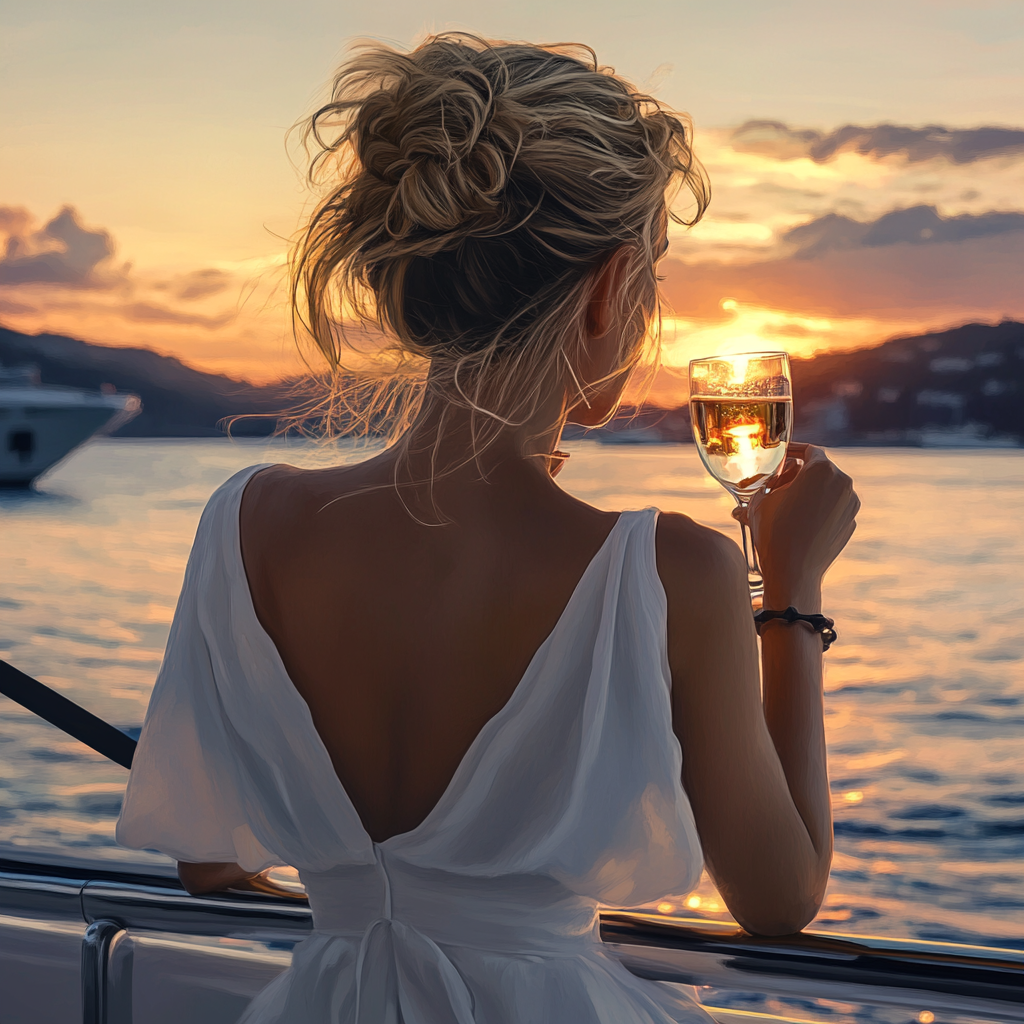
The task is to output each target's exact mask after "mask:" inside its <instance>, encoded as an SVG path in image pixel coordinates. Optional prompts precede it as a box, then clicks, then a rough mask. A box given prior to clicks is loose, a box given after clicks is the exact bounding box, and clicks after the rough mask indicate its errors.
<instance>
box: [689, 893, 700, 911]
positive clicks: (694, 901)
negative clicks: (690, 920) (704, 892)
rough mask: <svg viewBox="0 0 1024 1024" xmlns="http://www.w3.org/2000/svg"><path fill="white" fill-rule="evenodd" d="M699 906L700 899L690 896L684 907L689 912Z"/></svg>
mask: <svg viewBox="0 0 1024 1024" xmlns="http://www.w3.org/2000/svg"><path fill="white" fill-rule="evenodd" d="M700 904H701V898H700V897H699V896H691V897H690V898H689V899H688V900H687V901H686V905H687V906H688V907H689V908H690V909H691V910H696V909H697V908H698V907H699V906H700Z"/></svg>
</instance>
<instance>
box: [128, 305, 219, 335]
mask: <svg viewBox="0 0 1024 1024" xmlns="http://www.w3.org/2000/svg"><path fill="white" fill-rule="evenodd" d="M121 312H122V314H123V315H124V317H125V318H126V319H128V320H134V321H135V322H136V323H147V324H179V325H181V326H184V327H205V328H206V329H207V330H211V331H212V330H216V329H217V328H218V327H223V326H225V324H229V323H230V322H231V321H232V320H233V319H234V318H235V313H234V312H231V313H222V314H221V315H220V316H203V315H202V314H201V313H182V312H180V311H178V310H176V309H168V308H167V307H166V306H158V305H155V304H154V303H152V302H132V303H130V304H129V305H127V306H124V307H123V308H122V310H121Z"/></svg>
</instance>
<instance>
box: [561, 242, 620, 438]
mask: <svg viewBox="0 0 1024 1024" xmlns="http://www.w3.org/2000/svg"><path fill="white" fill-rule="evenodd" d="M634 258H635V250H634V249H633V247H632V246H628V245H623V246H619V248H618V249H616V250H615V251H614V252H613V253H612V254H611V255H610V256H609V257H608V258H607V259H606V260H605V262H604V263H603V264H602V265H601V268H600V270H599V271H598V272H597V274H596V275H595V276H594V280H593V284H592V286H591V289H590V295H589V297H588V300H587V307H586V321H585V324H584V331H583V337H582V338H581V339H580V345H579V347H578V349H577V351H576V352H575V354H574V356H575V357H574V358H572V359H571V361H570V364H569V369H570V371H571V375H570V380H569V381H568V382H567V384H568V398H569V402H570V409H569V421H570V422H572V423H578V424H580V425H581V426H587V427H592V426H599V425H600V424H602V423H604V422H606V421H607V420H608V419H609V418H610V417H611V416H612V414H613V413H614V412H615V409H616V407H617V406H618V404H619V399H620V397H621V395H622V389H623V387H625V384H626V379H627V377H628V376H629V375H628V373H625V372H619V371H620V370H621V367H620V365H619V360H620V359H621V358H622V337H623V334H624V333H625V331H627V330H629V329H630V326H631V324H630V323H629V319H630V318H629V316H628V313H627V310H628V306H629V303H628V302H627V301H625V296H624V295H623V292H624V290H625V285H626V279H627V277H628V274H629V265H630V261H631V260H632V259H634ZM566 358H567V359H570V357H569V356H567V357H566ZM572 378H574V379H572Z"/></svg>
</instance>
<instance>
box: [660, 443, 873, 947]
mask: <svg viewBox="0 0 1024 1024" xmlns="http://www.w3.org/2000/svg"><path fill="white" fill-rule="evenodd" d="M793 451H794V454H795V455H797V456H799V457H802V458H804V459H805V462H804V464H803V466H802V467H797V466H795V465H790V466H789V468H788V470H787V472H786V473H785V474H784V475H783V477H782V478H781V479H780V481H779V483H778V484H777V485H776V487H775V488H773V490H772V492H771V493H770V494H767V495H759V497H758V500H757V501H756V502H755V503H752V505H751V509H750V522H751V527H752V530H753V533H754V537H755V541H756V543H757V548H758V553H759V556H760V557H761V564H762V567H763V568H764V571H765V585H766V589H765V607H771V608H775V607H778V608H786V607H788V606H789V605H794V606H795V607H797V608H798V610H800V611H801V612H815V611H818V610H820V603H821V597H820V588H821V578H822V576H823V575H824V572H825V569H827V567H828V565H829V564H831V562H832V560H833V559H834V558H835V556H836V555H837V554H838V553H839V551H840V550H842V547H843V545H845V543H846V541H847V540H848V539H849V536H850V534H851V533H852V532H853V517H854V516H855V515H856V511H857V508H858V507H859V503H858V502H857V498H856V495H854V494H853V489H852V484H851V482H850V480H849V478H847V477H845V476H844V475H843V474H841V473H840V472H839V470H838V469H836V467H835V466H834V465H833V464H832V463H831V462H829V460H828V459H827V458H826V457H825V455H824V453H823V452H821V451H820V450H819V449H812V448H805V447H804V446H793ZM658 570H659V573H660V575H661V578H662V582H663V583H664V585H665V590H666V594H667V595H668V607H669V623H668V625H669V663H670V666H671V669H672V690H673V725H674V728H675V731H676V734H677V736H678V737H679V740H680V743H681V745H682V748H683V784H684V786H685V788H686V791H687V794H688V795H689V798H690V802H691V804H692V806H693V810H694V815H695V818H696V821H697V828H698V831H699V833H700V837H701V843H702V846H703V848H704V856H705V860H706V862H707V866H708V871H709V872H710V874H711V876H712V877H713V878H714V880H715V883H716V884H717V885H718V888H719V891H720V892H721V893H722V896H723V898H724V899H725V901H726V904H727V905H728V907H729V909H730V911H732V913H733V915H734V916H735V917H736V919H737V920H738V921H739V922H740V924H742V925H743V927H744V928H746V929H747V930H748V931H751V932H754V933H759V934H786V933H788V932H794V931H798V930H799V929H800V928H802V927H804V926H805V925H806V924H807V923H808V922H809V921H810V920H811V919H812V918H813V917H814V915H815V914H816V913H817V910H818V907H819V906H820V905H821V900H822V898H823V896H824V891H825V885H826V883H827V881H828V872H829V867H830V864H831V857H832V820H831V806H830V799H829V790H828V776H827V771H826V762H825V743H824V726H823V709H822V690H821V637H820V636H819V635H817V634H815V633H812V632H810V630H809V629H808V628H807V627H805V626H802V625H800V624H795V625H792V626H786V625H783V624H781V623H771V624H769V625H768V626H766V627H765V629H764V630H763V641H762V648H763V652H762V653H763V657H762V666H763V672H764V692H763V699H762V692H761V686H760V681H759V678H758V677H759V673H758V654H757V640H756V634H755V631H754V625H753V619H752V614H751V609H750V598H749V593H748V589H747V584H746V568H745V565H744V562H743V558H742V556H741V555H740V553H739V549H738V548H737V546H736V545H735V544H733V543H732V542H731V541H729V540H727V539H726V538H725V537H723V536H722V535H721V534H719V533H717V532H715V531H713V530H707V529H705V528H703V527H700V526H697V525H696V524H694V523H693V522H692V521H690V520H689V519H687V518H686V517H684V516H673V515H670V516H663V517H662V521H661V523H660V524H659V531H658Z"/></svg>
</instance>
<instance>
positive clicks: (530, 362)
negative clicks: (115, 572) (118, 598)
mask: <svg viewBox="0 0 1024 1024" xmlns="http://www.w3.org/2000/svg"><path fill="white" fill-rule="evenodd" d="M310 138H311V139H312V140H313V143H314V145H315V146H317V147H318V155H317V158H316V160H315V162H314V174H315V175H316V177H317V179H318V180H319V181H320V182H322V183H324V184H325V195H324V198H323V200H322V202H321V203H320V205H319V206H318V208H317V210H316V212H315V214H314V215H313V217H312V219H311V221H310V223H309V225H308V227H307V229H306V231H305V234H304V237H303V240H302V242H301V244H300V245H299V247H298V250H297V253H296V258H295V281H296V302H297V307H296V308H297V310H298V313H299V317H300V319H301V320H302V321H303V323H304V324H305V325H306V326H307V327H308V329H309V332H310V334H311V336H312V338H313V339H314V340H315V342H316V343H317V345H318V346H319V347H320V349H321V350H322V352H323V353H324V354H325V355H326V357H327V359H328V360H329V362H330V364H331V366H332V368H333V371H334V374H335V378H336V380H337V383H338V388H339V390H338V391H337V393H336V394H335V395H334V396H333V398H332V399H331V402H332V403H333V406H334V409H335V411H337V410H339V409H340V410H341V415H342V418H345V417H347V420H348V423H349V425H352V423H353V422H356V421H358V422H362V423H363V424H364V425H365V424H369V425H371V426H372V427H374V428H377V429H379V428H381V427H382V426H388V425H390V426H391V427H392V428H393V429H394V432H395V434H396V435H397V436H396V437H394V439H393V443H392V444H391V445H390V446H389V447H387V449H386V450H384V451H383V452H382V453H381V454H379V455H377V456H375V457H374V458H370V459H368V460H367V461H365V462H362V463H360V464H358V465H344V466H338V467H336V468H333V469H325V470H316V471H300V470H296V469H293V468H291V467H287V466H266V467H260V466H254V467H252V468H250V469H248V470H245V471H244V472H242V473H240V474H238V475H237V476H235V477H234V478H232V479H231V480H229V481H228V482H227V483H226V484H225V485H224V486H223V487H221V488H220V490H219V491H218V492H217V493H216V494H215V495H214V497H213V498H212V499H211V501H210V503H209V506H208V507H207V509H206V512H205V513H204V515H203V518H202V521H201V523H200V526H199V531H198V534H197V537H196V541H195V546H194V548H193V552H192V556H191V559H190V561H189V566H188V570H187V572H186V577H185V584H184V589H183V591H182V595H181V600H180V602H179V605H178V610H177V613H176V616H175V620H174V624H173V626H172V629H171V635H170V639H169V643H168V648H167V653H166V657H165V660H164V665H163V668H162V670H161V673H160V677H159V679H158V682H157V685H156V689H155V691H154V694H153V698H152V701H151V704H150V708H149V713H148V715H147V718H146V724H145V728H144V729H143V732H142V737H141V740H140V743H139V748H138V753H137V755H136V759H135V767H134V769H133V771H132V774H131V779H130V782H129V786H128V793H127V797H126V800H125V804H124V810H123V812H122V815H121V820H120V822H119V826H118V838H119V840H120V841H121V842H122V843H124V844H125V845H128V846H132V847H148V848H156V849H159V850H163V851H165V852H167V853H168V854H170V855H171V856H173V857H175V858H176V859H177V860H178V861H179V873H180V876H181V879H182V881H183V883H184V884H185V886H186V887H187V888H188V889H189V891H191V892H194V893H201V892H209V891H214V890H217V889H222V888H225V887H228V886H236V887H237V886H242V887H245V886H250V887H259V886H260V885H261V884H262V882H261V878H260V873H261V872H263V871H264V870H265V869H267V868H268V867H269V866H272V865H275V864H292V865H295V866H296V867H297V868H298V870H299V873H300V876H301V878H302V881H303V882H304V883H305V886H306V889H307V891H308V894H309V901H310V905H311V907H312V912H313V920H314V925H315V931H314V933H313V935H312V936H311V937H310V938H309V939H307V940H306V941H305V942H303V943H302V944H301V945H300V946H299V947H297V948H296V950H295V955H294V961H293V966H292V967H291V969H290V970H289V971H287V972H286V973H285V974H284V975H282V976H281V977H280V978H279V979H278V980H277V981H275V982H274V983H273V984H272V985H271V986H270V987H269V988H268V989H267V990H265V991H264V992H263V993H262V994H261V995H260V996H259V997H257V999H256V1000H255V1001H254V1003H253V1005H252V1006H251V1007H250V1009H249V1011H248V1014H247V1016H246V1018H245V1020H246V1021H249V1022H257V1021H258V1022H296V1024H298V1022H302V1024H320V1022H324V1024H326V1022H334V1024H341V1022H346V1024H348V1022H353V1024H355V1022H358V1024H386V1022H387V1024H390V1022H399V1021H406V1022H409V1024H413V1022H415V1024H435V1022H436V1024H441V1022H445V1024H448V1022H458V1024H470V1022H476V1024H513V1022H518V1024H538V1022H556V1021H557V1022H563V1021H564V1022H568V1024H592V1022H593V1024H596V1022H606V1024H633V1022H636V1024H640V1022H659V1024H666V1022H671V1021H677V1022H678V1021H690V1020H703V1019H706V1015H705V1014H704V1012H703V1011H702V1010H701V1009H700V1008H699V1006H698V1005H697V1004H696V1003H695V1002H694V1001H693V1000H691V999H690V998H689V997H688V996H687V995H685V994H683V993H682V990H680V989H676V988H671V987H669V986H665V985H660V984H658V983H656V982H649V981H643V980H640V979H638V978H635V977H634V976H632V975H630V974H629V973H628V972H627V971H626V970H625V969H624V968H622V967H621V966H620V965H619V964H618V963H617V962H616V961H615V960H614V958H612V957H611V956H609V955H607V954H606V953H605V952H604V951H603V950H602V946H601V943H600V940H599V937H598V933H597V930H596V929H597V921H598V916H597V911H598V907H599V906H613V907H614V906H617V907H625V906H631V905H636V904H639V903H644V902H647V901H651V900H656V899H658V898H659V897H663V896H665V895H666V894H674V895H678V894H682V893H685V892H686V891H688V890H689V889H690V888H692V887H693V886H694V885H695V884H696V882H697V879H698V877H699V875H700V871H701V867H702V866H703V865H704V864H706V865H707V867H708V870H709V871H710V872H711V874H712V876H713V877H714V879H715V882H716V883H717V885H718V887H719V889H720V891H721V893H722V895H723V897H724V898H725V901H726V903H727V904H728V906H729V909H730V910H731V911H732V912H733V914H735V916H736V918H737V919H738V920H739V921H740V922H741V923H742V924H743V926H744V927H745V928H747V929H748V930H750V931H752V932H755V933H762V934H769V935H771V934H779V933H787V932H793V931H796V930H798V929H800V928H802V927H803V926H804V925H806V924H807V923H808V922H809V921H810V920H811V919H812V918H813V917H814V914H815V913H816V911H817V908H818V906H819V904H820V902H821V899H822V895H823V893H824V890H825V884H826V881H827V879H828V872H829V864H830V860H831V850H832V827H831V817H830V810H829V793H828V782H827V777H826V766H825V744H824V736H823V728H822V691H821V650H822V641H821V637H820V636H818V635H816V634H815V633H813V632H811V631H810V630H809V629H808V628H806V627H805V626H804V625H803V624H800V623H796V624H787V623H785V622H782V621H775V622H771V623H768V624H766V626H765V627H764V635H763V653H762V655H761V658H762V663H761V674H762V675H763V680H764V693H763V698H762V693H761V686H760V682H759V671H758V668H759V666H758V648H757V643H756V638H755V632H754V624H753V622H752V619H751V612H750V603H749V599H748V596H747V587H746V575H745V569H744V563H743V560H742V557H741V556H740V554H739V551H738V549H737V548H736V546H735V545H734V544H733V543H732V542H731V541H729V540H727V539H725V538H724V537H723V536H721V535H720V534H718V533H716V532H714V531H711V530H708V529H705V528H703V527H700V526H698V525H696V524H695V523H693V522H692V521H691V520H690V519H688V518H687V517H686V516H684V515H681V514H677V513H662V514H660V515H659V513H658V511H657V510H655V509H644V510H641V511H632V512H622V513H613V512H604V511H600V510H598V509H596V508H592V507H590V506H588V505H586V504H584V503H582V502H580V501H577V500H576V499H574V498H572V497H570V496H569V495H568V494H566V493H565V492H564V491H562V490H561V489H560V488H559V487H558V486H557V484H556V483H555V482H554V479H553V477H554V475H555V473H556V472H557V469H558V467H559V466H560V464H561V460H562V459H563V456H562V455H561V453H560V452H559V451H558V442H559V436H560V433H561V431H562V428H563V426H564V425H565V424H566V423H567V422H570V423H578V424H584V425H586V426H592V425H596V424H600V423H603V422H605V421H606V420H607V419H608V418H609V417H610V416H611V415H612V414H613V412H614V410H615V408H616V406H617V404H618V402H619V398H620V395H621V393H622V389H623V387H624V385H625V382H626V379H627V377H628V376H629V374H630V371H631V370H632V369H633V367H634V366H635V365H636V363H637V361H638V359H639V358H640V354H641V350H642V347H643V343H644V339H645V337H647V336H648V335H649V333H650V332H649V329H650V328H651V327H652V322H653V321H654V320H655V319H656V317H657V311H658V297H657V278H656V271H655V268H656V265H657V262H658V260H659V258H660V257H661V256H662V254H663V253H664V251H665V249H666V246H667V240H666V227H667V222H668V216H669V212H668V211H669V201H670V200H672V199H673V198H674V197H675V195H676V194H677V193H678V192H679V190H680V188H682V189H685V190H688V191H689V193H690V194H691V196H692V197H693V198H694V200H695V201H696V213H695V216H694V217H693V220H696V218H697V217H699V216H700V214H701V213H702V212H703V209H704V207H705V205H706V203H707V198H708V192H707V187H706V183H705V181H704V178H703V177H702V172H701V171H700V168H699V165H698V164H697V162H696V161H695V159H694V156H693V154H692V151H691V148H690V139H689V137H688V134H687V129H686V127H685V125H684V122H683V121H682V120H681V119H680V118H679V117H677V116H676V115H674V114H673V113H672V112H671V111H668V110H666V109H665V108H664V107H662V106H661V105H660V104H659V103H657V102H656V101H654V100H652V99H651V98H649V97H647V96H644V95H641V94H640V93H638V92H637V91H636V90H635V89H634V88H633V87H632V86H630V85H629V84H628V83H626V82H625V81H623V80H622V79H621V78H619V77H617V76H616V75H615V74H613V73H612V72H611V71H610V70H609V69H606V68H602V67H600V66H598V65H597V63H596V61H595V60H594V58H593V55H592V54H591V52H590V51H588V50H587V49H586V48H583V47H567V46H551V47H542V46H530V45H525V44H505V43H487V42H484V41H483V40H479V39H476V38H474V37H468V36H452V35H448V36H436V37H433V38H430V39H428V40H427V41H426V42H424V43H423V44H422V45H420V46H419V47H417V48H416V49H414V50H413V51H411V52H409V53H399V52H396V51H395V50H392V49H389V48H387V47H384V46H379V45H368V46H365V47H363V48H361V49H359V50H357V51H356V52H355V55H354V56H353V57H352V58H351V59H350V60H349V61H348V63H346V64H345V65H344V66H343V67H342V69H341V71H340V72H339V74H338V76H337V78H336V80H335V83H334V91H333V98H332V101H331V102H330V103H329V104H328V105H327V106H325V107H324V108H323V109H322V110H320V111H319V112H318V113H317V114H316V115H315V116H314V118H313V120H312V122H311V132H310ZM359 318H362V322H364V323H365V322H366V321H369V323H370V324H371V325H373V326H374V327H376V328H380V329H381V331H380V333H382V334H383V337H384V338H385V339H386V341H385V342H380V341H379V340H377V341H373V342H372V343H369V342H368V341H367V339H371V338H373V337H374V335H371V334H370V333H369V332H366V331H361V330H360V329H359V328H358V324H359V322H360V319H359ZM353 324H355V325H356V326H355V327H353ZM346 328H347V330H346ZM346 346H351V347H354V348H355V349H358V350H359V351H360V353H361V355H360V356H359V359H361V362H358V365H356V370H357V371H358V372H357V373H356V374H354V375H351V374H347V373H346V372H345V370H346V367H351V366H353V365H354V364H353V363H352V361H351V360H349V359H347V357H346V356H345V352H346V350H347V349H346ZM368 353H369V354H371V355H372V356H373V359H374V360H375V361H376V365H377V366H383V367H384V368H385V369H386V371H387V373H386V374H385V375H384V377H383V378H381V379H380V380H379V381H378V383H377V385H376V386H373V387H369V386H367V385H366V381H367V380H368V379H369V378H368V375H369V374H370V373H371V370H372V366H371V365H370V363H369V362H368V360H369V358H370V355H368ZM351 382H362V383H360V384H359V385H358V388H357V389H356V390H355V391H353V390H351V389H352V388H356V384H355V383H351ZM346 388H349V389H350V390H345V389H346ZM791 454H792V453H791ZM795 454H796V455H798V456H799V459H794V460H792V461H791V462H790V463H788V464H787V468H786V470H785V472H784V474H783V477H782V479H781V480H780V483H779V485H778V486H776V487H773V488H772V490H771V493H770V494H767V495H763V496H762V497H761V499H760V500H758V501H756V502H754V503H753V505H752V506H751V509H750V525H751V528H752V530H753V535H754V538H755V541H756V544H757V548H758V551H759V552H760V557H761V565H762V567H763V569H764V577H765V606H766V607H771V608H779V609H782V608H787V607H789V606H791V605H792V606H795V607H796V608H797V609H799V611H801V612H804V613H816V612H819V611H820V601H821V580H822V576H823V574H824V573H825V570H826V569H827V568H828V566H829V565H830V563H831V562H832V561H833V559H834V558H835V557H836V556H837V554H838V553H839V552H840V550H841V549H842V548H843V546H844V545H845V544H846V542H847V540H848V539H849V537H850V535H851V533H852V532H853V528H854V516H855V515H856V511H857V507H858V502H857V498H856V495H855V494H854V492H853V489H852V486H851V482H850V480H849V479H848V478H847V477H845V476H844V475H843V474H842V473H840V472H839V471H838V470H837V469H836V468H835V466H833V465H832V463H831V462H829V460H828V459H827V458H826V457H825V455H824V454H823V453H822V452H821V451H819V450H817V449H814V448H809V447H808V448H803V449H799V450H796V451H795Z"/></svg>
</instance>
